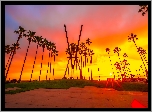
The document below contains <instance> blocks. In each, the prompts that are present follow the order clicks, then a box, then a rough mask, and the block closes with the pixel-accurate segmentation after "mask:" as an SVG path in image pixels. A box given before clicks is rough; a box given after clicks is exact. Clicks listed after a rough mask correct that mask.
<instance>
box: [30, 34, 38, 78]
mask: <svg viewBox="0 0 152 112" xmlns="http://www.w3.org/2000/svg"><path fill="white" fill-rule="evenodd" d="M38 38H39V37H38V36H34V37H33V38H32V42H34V43H37V42H38ZM38 47H39V46H38V44H37V47H36V54H35V58H34V63H33V68H32V73H31V78H30V81H31V79H32V74H33V70H34V65H35V61H36V56H37V51H38Z"/></svg>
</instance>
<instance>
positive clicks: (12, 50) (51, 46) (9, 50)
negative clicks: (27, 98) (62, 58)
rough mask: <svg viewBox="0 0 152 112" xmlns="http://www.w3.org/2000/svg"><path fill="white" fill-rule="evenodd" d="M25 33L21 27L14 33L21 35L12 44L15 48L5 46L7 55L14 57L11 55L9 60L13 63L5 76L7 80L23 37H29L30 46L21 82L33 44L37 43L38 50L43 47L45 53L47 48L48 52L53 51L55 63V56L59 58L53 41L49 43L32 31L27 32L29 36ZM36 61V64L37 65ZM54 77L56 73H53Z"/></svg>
mask: <svg viewBox="0 0 152 112" xmlns="http://www.w3.org/2000/svg"><path fill="white" fill-rule="evenodd" d="M25 31H26V30H24V28H22V27H21V26H19V30H18V31H16V30H15V31H14V32H15V33H16V34H19V37H18V39H17V42H16V43H14V44H12V45H13V47H10V46H9V45H6V46H5V53H7V54H9V53H11V54H12V55H11V54H10V57H9V60H11V61H10V63H9V66H8V70H7V72H6V75H5V80H6V78H7V75H8V71H9V68H10V65H11V62H12V59H13V56H14V54H15V53H16V49H19V48H20V47H19V40H20V39H21V38H22V37H23V36H24V37H28V39H27V40H28V41H29V45H28V47H27V51H26V55H25V59H24V63H23V66H22V71H21V74H20V78H19V82H20V81H21V76H22V72H23V69H24V64H25V61H26V57H27V53H28V49H29V46H30V43H31V42H34V43H37V50H38V46H40V47H42V48H43V52H44V48H45V47H46V46H47V50H49V51H51V55H52V56H54V61H55V56H58V51H57V50H56V46H55V44H54V43H52V42H51V41H50V42H48V40H46V39H43V38H42V36H40V37H39V36H35V33H36V32H32V31H30V30H29V32H27V33H28V34H26V32H25ZM37 50H36V54H37ZM9 60H8V62H9ZM35 60H36V56H35ZM35 60H34V64H35ZM42 60H43V54H42ZM34 64H33V68H32V73H33V69H34ZM7 65H8V64H7ZM6 67H7V66H6ZM50 67H51V63H50ZM41 68H42V63H41ZM50 71H51V68H50ZM53 71H54V69H53ZM40 75H41V73H40ZM53 75H54V73H53ZM31 78H32V74H31ZM31 78H30V80H31ZM39 79H40V77H39Z"/></svg>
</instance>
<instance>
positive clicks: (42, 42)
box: [39, 38, 48, 80]
mask: <svg viewBox="0 0 152 112" xmlns="http://www.w3.org/2000/svg"><path fill="white" fill-rule="evenodd" d="M47 43H48V41H47V40H46V38H45V39H43V38H42V41H41V43H40V44H39V45H40V46H41V47H42V49H43V53H42V61H41V69H40V75H41V71H42V65H43V55H44V49H45V47H46V45H47ZM39 78H40V76H39ZM39 80H40V79H39Z"/></svg>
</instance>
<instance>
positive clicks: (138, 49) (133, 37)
mask: <svg viewBox="0 0 152 112" xmlns="http://www.w3.org/2000/svg"><path fill="white" fill-rule="evenodd" d="M131 40H132V41H133V43H134V44H135V46H136V48H137V52H138V53H139V55H140V57H141V60H142V62H143V65H144V67H145V71H147V68H146V65H145V63H144V59H143V57H142V56H141V55H142V53H141V52H140V51H141V48H140V47H137V44H136V42H135V40H138V38H137V35H134V34H133V33H131V35H130V36H128V41H129V42H130V41H131ZM146 75H147V74H146ZM147 78H148V76H147Z"/></svg>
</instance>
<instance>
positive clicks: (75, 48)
mask: <svg viewBox="0 0 152 112" xmlns="http://www.w3.org/2000/svg"><path fill="white" fill-rule="evenodd" d="M82 26H83V25H81V30H80V35H79V39H78V44H77V45H76V44H72V43H71V45H70V44H69V41H68V36H67V31H66V25H64V27H65V32H66V38H67V44H68V54H69V57H68V58H69V59H70V60H71V68H72V69H73V70H74V65H73V64H72V58H75V60H74V63H75V62H76V63H78V59H77V58H78V56H77V53H78V51H79V42H80V37H81V31H82ZM70 48H71V49H70ZM71 52H73V55H74V54H75V57H72V53H71Z"/></svg>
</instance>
